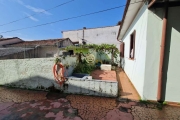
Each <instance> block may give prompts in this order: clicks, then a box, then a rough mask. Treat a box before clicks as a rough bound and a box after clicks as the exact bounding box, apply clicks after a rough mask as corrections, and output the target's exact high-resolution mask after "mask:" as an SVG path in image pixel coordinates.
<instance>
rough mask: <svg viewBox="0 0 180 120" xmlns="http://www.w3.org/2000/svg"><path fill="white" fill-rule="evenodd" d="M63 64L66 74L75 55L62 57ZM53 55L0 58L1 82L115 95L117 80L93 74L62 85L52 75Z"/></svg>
mask: <svg viewBox="0 0 180 120" xmlns="http://www.w3.org/2000/svg"><path fill="white" fill-rule="evenodd" d="M62 63H63V64H68V65H70V66H69V68H68V69H66V72H65V76H71V74H72V72H73V69H74V67H75V63H76V57H66V58H65V59H62ZM53 65H54V58H37V59H14V60H0V78H1V79H0V85H6V86H11V87H19V88H25V89H36V90H48V89H51V88H55V89H59V90H63V91H64V92H65V93H74V94H85V95H96V96H106V97H116V96H117V93H118V85H117V82H112V81H102V80H93V79H92V77H90V76H88V79H87V76H85V77H84V78H71V77H70V78H69V79H68V81H67V82H66V83H65V86H61V87H60V86H59V85H58V84H57V83H56V82H55V80H54V76H53V72H52V67H53Z"/></svg>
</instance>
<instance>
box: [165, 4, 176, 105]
mask: <svg viewBox="0 0 180 120" xmlns="http://www.w3.org/2000/svg"><path fill="white" fill-rule="evenodd" d="M179 15H180V7H170V8H169V12H168V20H167V34H166V46H165V57H164V67H163V68H164V69H163V80H164V81H165V84H164V85H166V90H165V100H166V101H173V102H180V95H179V92H180V72H179V71H180V70H179V69H180V16H179Z"/></svg>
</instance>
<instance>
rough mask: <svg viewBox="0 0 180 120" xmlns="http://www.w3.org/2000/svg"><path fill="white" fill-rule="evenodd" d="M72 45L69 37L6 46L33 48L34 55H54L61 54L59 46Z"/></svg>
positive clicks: (41, 56) (40, 56) (39, 56)
mask: <svg viewBox="0 0 180 120" xmlns="http://www.w3.org/2000/svg"><path fill="white" fill-rule="evenodd" d="M71 45H74V44H73V43H72V41H71V40H70V39H69V38H60V39H48V40H34V41H23V42H20V43H16V44H9V45H6V47H20V48H24V49H29V48H33V49H34V51H33V52H34V53H36V57H38V58H43V57H54V56H59V55H60V54H62V52H60V50H59V48H63V47H67V46H71Z"/></svg>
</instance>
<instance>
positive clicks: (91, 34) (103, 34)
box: [62, 25, 119, 49]
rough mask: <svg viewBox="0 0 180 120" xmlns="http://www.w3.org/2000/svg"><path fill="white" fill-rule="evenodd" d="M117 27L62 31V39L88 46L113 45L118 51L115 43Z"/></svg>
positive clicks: (116, 42) (117, 43)
mask: <svg viewBox="0 0 180 120" xmlns="http://www.w3.org/2000/svg"><path fill="white" fill-rule="evenodd" d="M118 30H119V25H118V26H108V27H99V28H85V27H84V28H83V29H79V30H70V31H62V35H63V38H70V39H71V40H72V42H78V41H79V44H82V43H83V42H85V43H89V44H102V43H106V44H115V45H117V48H118V49H119V42H118V41H117V34H118Z"/></svg>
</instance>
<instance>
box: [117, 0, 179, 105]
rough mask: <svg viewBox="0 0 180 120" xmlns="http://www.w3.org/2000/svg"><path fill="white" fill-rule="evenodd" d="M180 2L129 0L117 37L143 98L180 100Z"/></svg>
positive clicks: (127, 69)
mask: <svg viewBox="0 0 180 120" xmlns="http://www.w3.org/2000/svg"><path fill="white" fill-rule="evenodd" d="M179 15H180V1H179V0H149V1H144V2H142V1H140V2H137V1H136V0H127V4H126V8H125V11H124V15H123V19H122V23H121V27H120V29H119V33H118V37H117V39H118V40H119V41H120V43H121V44H120V49H121V50H120V51H121V65H122V68H123V69H124V71H125V73H126V74H127V76H128V77H129V79H130V80H131V82H132V83H133V85H134V87H135V88H136V90H137V91H138V93H139V95H140V96H141V98H142V99H145V100H157V101H171V102H180V95H179V92H180V87H179V84H180V73H179V68H180V22H179V21H180V16H179Z"/></svg>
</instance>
